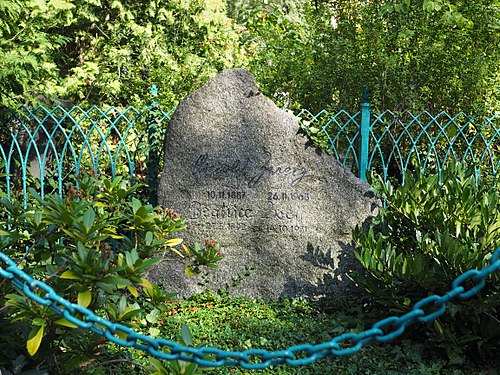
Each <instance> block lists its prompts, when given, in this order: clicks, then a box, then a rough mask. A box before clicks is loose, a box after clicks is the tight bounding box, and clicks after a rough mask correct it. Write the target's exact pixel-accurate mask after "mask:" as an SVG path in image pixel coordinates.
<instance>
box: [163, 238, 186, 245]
mask: <svg viewBox="0 0 500 375" xmlns="http://www.w3.org/2000/svg"><path fill="white" fill-rule="evenodd" d="M181 243H182V238H171V239H169V240H167V242H165V245H166V246H169V247H173V246H177V245H180V244H181Z"/></svg>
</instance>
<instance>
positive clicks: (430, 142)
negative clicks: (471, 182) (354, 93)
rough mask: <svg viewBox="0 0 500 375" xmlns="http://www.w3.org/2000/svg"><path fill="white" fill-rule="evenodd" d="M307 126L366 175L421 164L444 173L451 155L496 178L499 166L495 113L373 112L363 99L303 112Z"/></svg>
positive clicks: (499, 125)
mask: <svg viewBox="0 0 500 375" xmlns="http://www.w3.org/2000/svg"><path fill="white" fill-rule="evenodd" d="M297 116H298V118H299V119H300V120H301V124H302V128H303V129H304V130H305V131H306V132H307V133H309V134H310V135H311V136H313V137H314V138H315V139H316V140H317V141H318V142H319V143H321V144H322V146H323V147H325V148H330V149H331V151H332V153H333V155H334V157H336V158H337V160H338V161H340V162H341V163H342V164H344V165H345V166H347V167H349V168H350V169H351V170H352V171H353V172H354V173H356V174H357V175H358V176H359V177H360V178H361V179H363V180H366V178H367V174H369V173H370V171H374V172H377V173H378V174H379V175H380V176H381V177H382V178H383V179H384V180H387V179H388V178H390V177H395V178H397V179H399V180H400V181H401V182H404V173H405V172H406V171H408V170H415V169H417V168H420V169H421V170H422V171H432V172H435V173H438V174H440V173H441V171H442V169H443V166H444V165H445V164H446V162H447V161H449V160H458V161H463V162H466V163H467V164H469V165H471V166H473V167H474V168H475V172H476V177H478V176H479V174H480V173H484V174H488V175H490V176H493V177H494V178H496V177H497V176H498V172H499V168H500V114H495V115H492V116H490V117H476V116H468V115H466V114H465V113H463V112H460V113H458V114H456V115H449V114H447V113H446V112H440V113H438V114H436V115H434V114H431V113H430V112H427V111H424V112H421V113H417V114H414V113H410V112H404V113H396V112H392V111H384V112H381V113H373V112H372V111H371V110H370V104H369V103H368V102H363V103H362V104H361V110H360V111H359V112H357V113H355V114H349V113H348V112H346V111H339V112H337V113H335V114H329V113H328V112H326V111H321V112H319V113H318V114H316V115H314V114H312V113H310V112H309V111H307V110H303V111H302V112H300V113H299V114H298V115H297Z"/></svg>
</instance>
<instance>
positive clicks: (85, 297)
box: [78, 289, 92, 307]
mask: <svg viewBox="0 0 500 375" xmlns="http://www.w3.org/2000/svg"><path fill="white" fill-rule="evenodd" d="M90 302H92V293H91V292H90V290H88V289H87V290H84V291H83V292H79V293H78V304H79V305H80V306H83V307H88V306H89V305H90Z"/></svg>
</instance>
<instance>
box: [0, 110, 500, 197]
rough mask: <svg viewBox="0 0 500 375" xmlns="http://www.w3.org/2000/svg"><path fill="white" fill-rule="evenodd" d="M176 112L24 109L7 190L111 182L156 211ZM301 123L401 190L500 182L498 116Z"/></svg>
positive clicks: (5, 173)
mask: <svg viewBox="0 0 500 375" xmlns="http://www.w3.org/2000/svg"><path fill="white" fill-rule="evenodd" d="M174 109H175V108H171V109H168V110H162V109H161V108H160V107H159V106H158V105H157V104H156V103H153V104H152V105H150V106H145V107H144V108H143V109H136V108H134V107H127V108H123V109H120V108H116V107H108V108H105V109H103V108H97V107H91V108H89V109H87V110H84V109H82V108H80V107H78V106H75V107H72V108H70V109H66V108H63V107H61V106H57V107H54V108H47V107H44V106H38V107H35V108H32V109H29V108H27V107H23V108H21V109H20V111H18V112H17V113H16V114H15V115H11V116H10V117H8V119H7V120H6V121H3V122H2V123H1V124H0V140H1V143H0V163H1V164H0V167H1V169H0V190H2V191H4V192H6V193H7V195H11V193H12V192H16V193H17V194H22V195H23V196H24V199H25V201H26V195H27V190H28V188H29V187H33V186H35V187H37V188H38V190H39V192H40V194H41V195H42V196H43V195H44V194H45V193H46V192H49V191H52V192H53V191H56V192H58V193H59V194H62V192H63V186H64V184H65V182H66V181H70V180H71V181H73V182H74V181H75V179H74V178H72V177H75V176H82V175H95V174H100V173H105V174H107V175H108V176H110V177H115V176H117V175H121V176H128V178H129V179H130V181H131V182H132V183H133V182H147V184H148V185H149V186H150V197H149V198H150V201H151V203H155V202H156V200H155V191H154V190H155V188H156V177H157V175H158V168H159V166H160V164H161V163H160V161H161V159H160V155H159V154H160V152H161V149H162V147H161V144H162V140H163V130H162V129H165V127H166V123H167V122H168V120H169V119H170V116H171V114H172V112H173V111H174ZM297 118H298V119H299V122H300V124H301V127H302V128H303V129H304V131H306V132H307V133H309V135H310V136H311V137H313V138H314V140H315V141H316V142H318V143H319V144H320V145H321V146H322V147H324V148H325V149H329V150H330V151H331V153H332V155H333V157H335V158H336V159H337V160H338V161H339V162H341V163H342V164H343V165H345V166H346V167H348V168H350V169H351V170H352V171H353V173H355V174H356V175H358V176H359V177H360V178H362V179H364V180H366V178H367V175H368V174H369V173H370V171H375V172H376V173H378V174H379V175H380V176H382V178H383V179H384V180H387V179H388V178H396V179H398V180H400V181H401V182H404V173H405V172H406V171H408V170H414V169H416V168H421V169H422V170H427V171H433V172H435V173H438V174H439V173H440V172H441V170H442V168H443V166H444V164H446V162H447V161H449V160H452V159H456V160H459V161H465V162H467V163H468V164H469V165H471V166H473V167H474V168H475V172H476V176H478V175H479V174H480V173H484V174H488V175H490V176H492V177H493V178H495V179H496V177H497V176H498V172H499V168H500V114H495V115H492V116H490V117H484V116H482V117H480V116H468V115H466V114H464V113H459V114H457V115H449V114H447V113H445V112H441V113H438V114H436V115H434V114H431V113H429V112H427V111H424V112H421V113H418V114H413V113H409V112H404V113H396V112H392V111H384V112H381V113H378V114H377V113H372V111H371V110H370V104H369V103H367V102H365V103H363V104H362V105H361V109H360V111H358V112H356V113H354V114H351V113H348V112H346V111H344V110H341V111H338V112H336V113H333V114H331V113H328V112H327V111H321V112H319V113H318V114H312V113H310V112H309V111H307V110H303V111H301V112H300V113H298V114H297Z"/></svg>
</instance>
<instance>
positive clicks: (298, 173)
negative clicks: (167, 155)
mask: <svg viewBox="0 0 500 375" xmlns="http://www.w3.org/2000/svg"><path fill="white" fill-rule="evenodd" d="M261 156H262V157H261V158H260V159H257V158H256V159H251V158H246V159H244V160H240V159H234V160H229V159H215V158H213V157H211V156H210V154H208V153H204V154H201V155H199V156H198V158H197V159H196V160H195V161H194V162H193V164H192V166H191V173H192V174H193V176H196V177H200V178H208V177H209V178H214V179H220V178H226V179H230V181H231V186H229V187H233V188H240V187H242V186H246V187H248V188H250V189H253V188H255V187H256V186H257V185H258V184H259V183H260V182H261V181H262V179H263V178H265V177H266V176H269V175H271V176H277V177H279V178H280V179H282V180H283V181H284V182H285V184H286V185H288V186H289V187H291V188H294V187H296V186H298V185H299V184H300V183H301V182H302V181H303V180H304V179H305V178H306V177H308V176H309V174H308V171H307V169H306V168H305V167H304V166H302V165H279V166H275V165H273V164H272V162H271V159H272V155H271V153H269V152H262V154H261Z"/></svg>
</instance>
